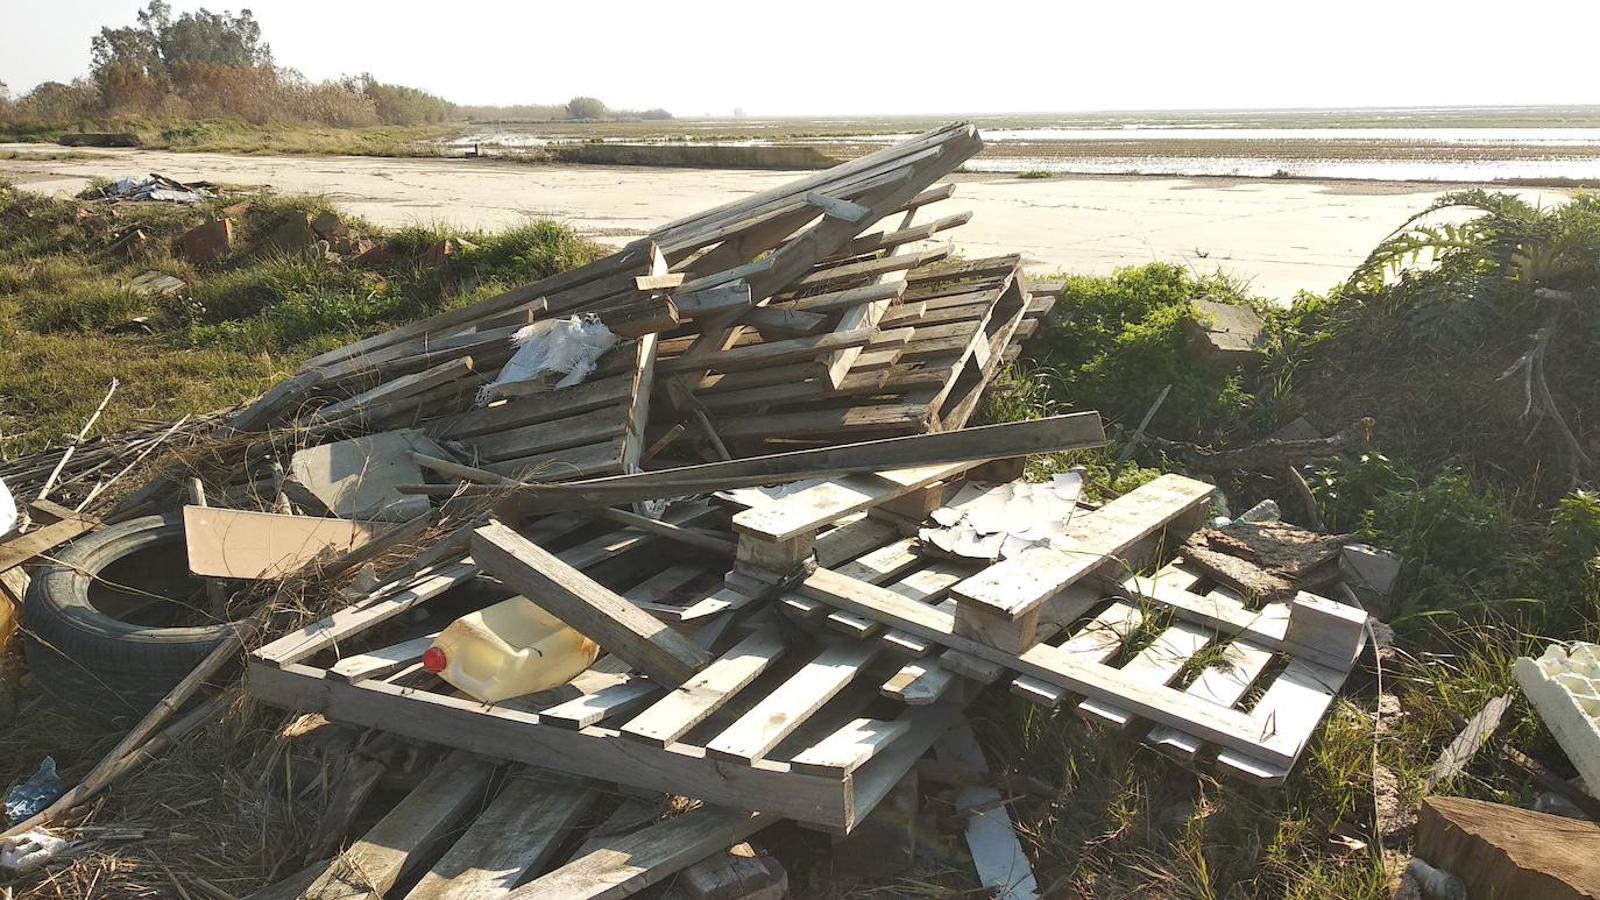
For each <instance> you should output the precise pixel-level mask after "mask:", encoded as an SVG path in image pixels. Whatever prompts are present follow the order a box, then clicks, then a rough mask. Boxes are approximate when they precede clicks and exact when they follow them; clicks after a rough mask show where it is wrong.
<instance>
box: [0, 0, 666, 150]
mask: <svg viewBox="0 0 1600 900" xmlns="http://www.w3.org/2000/svg"><path fill="white" fill-rule="evenodd" d="M90 58H91V64H90V71H89V74H88V75H86V76H83V77H79V78H76V79H73V80H72V81H71V82H59V81H47V82H44V83H42V84H40V85H38V86H37V87H35V88H33V89H32V90H30V91H28V92H27V93H26V94H24V95H22V96H20V97H17V98H12V97H11V95H10V93H9V92H8V91H7V90H6V87H5V85H4V84H3V83H0V122H3V123H6V124H13V125H17V124H52V125H64V124H69V123H73V122H81V121H85V120H107V119H110V120H114V119H128V118H138V117H146V118H158V119H239V120H242V121H245V122H249V123H251V124H255V125H267V124H280V123H281V124H305V125H323V126H330V127H340V128H348V127H361V126H372V125H427V124H438V123H443V122H449V121H458V120H461V119H493V120H499V121H534V120H549V119H608V118H671V114H670V113H667V112H666V111H665V110H649V111H647V112H645V113H626V112H620V111H613V110H610V109H608V108H607V107H606V105H605V104H604V103H602V102H601V101H600V100H598V99H595V98H593V97H574V98H573V99H572V100H571V101H570V102H568V103H567V104H565V105H551V106H539V105H526V106H514V107H485V106H472V107H465V106H458V105H456V104H454V103H451V102H450V101H448V100H445V99H444V98H442V97H438V96H436V95H434V94H430V93H428V92H427V91H424V90H420V89H418V88H413V87H406V86H404V85H398V84H388V83H385V82H382V81H379V80H378V79H377V78H375V77H373V76H372V75H370V74H362V75H356V76H347V77H344V78H337V79H332V80H328V81H320V82H319V81H312V80H310V79H308V78H306V77H305V76H304V75H302V74H301V73H300V72H298V71H296V70H295V69H292V68H289V67H287V66H281V65H278V63H277V61H276V60H275V59H274V58H273V55H272V47H271V45H270V44H268V43H267V42H266V41H264V40H263V39H262V34H261V25H260V23H259V22H257V21H256V19H255V16H254V15H253V14H252V13H251V12H250V10H248V9H245V10H241V11H240V12H239V13H237V14H234V13H232V12H221V13H216V12H211V11H210V10H207V9H203V8H202V9H199V10H196V11H195V12H186V13H182V14H181V15H177V16H174V15H173V11H172V7H171V6H170V5H169V4H168V3H166V2H165V0H151V2H150V4H149V6H147V7H146V8H145V9H142V10H140V11H139V13H138V15H137V22H136V24H134V25H128V26H122V27H117V28H112V27H105V28H101V29H100V33H99V34H97V35H95V36H94V37H93V38H92V39H91V41H90Z"/></svg>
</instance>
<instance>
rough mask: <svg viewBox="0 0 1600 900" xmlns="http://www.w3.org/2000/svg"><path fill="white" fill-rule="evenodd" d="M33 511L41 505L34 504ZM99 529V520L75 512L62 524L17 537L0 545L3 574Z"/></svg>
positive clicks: (47, 526) (53, 524)
mask: <svg viewBox="0 0 1600 900" xmlns="http://www.w3.org/2000/svg"><path fill="white" fill-rule="evenodd" d="M34 508H35V509H38V508H39V505H38V503H35V504H34ZM98 527H100V520H99V519H97V518H95V517H94V516H91V515H87V514H83V513H73V514H72V515H70V516H68V517H66V518H62V519H60V520H59V521H55V522H51V523H50V524H49V525H43V526H40V527H38V528H35V529H34V530H32V531H30V532H28V533H27V534H22V535H18V536H16V537H14V538H11V539H10V540H8V541H6V542H5V543H0V573H3V572H7V571H9V570H11V569H14V568H16V567H17V566H20V565H22V564H24V563H26V562H28V561H29V560H32V559H33V558H34V557H36V556H38V555H39V554H41V553H48V552H50V551H51V550H54V549H55V548H57V547H59V546H61V545H62V544H65V543H66V542H68V541H71V540H75V539H77V538H79V537H81V536H83V535H84V534H87V533H89V532H91V531H93V530H95V529H96V528H98Z"/></svg>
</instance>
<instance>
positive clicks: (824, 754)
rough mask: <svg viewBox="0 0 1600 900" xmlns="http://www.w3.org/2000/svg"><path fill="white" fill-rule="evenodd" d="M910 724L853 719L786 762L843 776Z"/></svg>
mask: <svg viewBox="0 0 1600 900" xmlns="http://www.w3.org/2000/svg"><path fill="white" fill-rule="evenodd" d="M910 728H911V724H910V723H909V722H902V721H899V720H896V721H893V722H884V721H880V720H878V719H854V720H852V721H850V722H849V723H848V724H846V725H845V726H844V727H842V728H840V729H839V730H838V731H835V732H834V733H833V734H830V735H828V736H827V737H825V738H823V739H822V740H821V741H818V742H817V743H815V744H812V745H811V746H809V747H807V748H806V749H804V750H802V751H800V752H799V753H797V754H795V756H794V757H793V758H791V759H790V760H789V765H791V766H793V767H794V768H795V769H796V770H798V771H801V772H810V773H812V774H814V775H833V776H838V777H843V776H845V775H848V774H850V773H851V772H854V771H855V770H856V769H857V768H859V767H860V766H862V765H863V764H864V763H866V762H867V760H870V759H871V758H872V757H873V756H874V755H875V754H876V753H877V752H878V751H879V750H882V749H883V748H885V747H887V746H889V745H890V744H892V743H894V741H895V739H896V738H898V737H900V736H901V735H903V734H905V733H906V732H907V731H909V730H910Z"/></svg>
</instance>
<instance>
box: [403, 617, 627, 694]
mask: <svg viewBox="0 0 1600 900" xmlns="http://www.w3.org/2000/svg"><path fill="white" fill-rule="evenodd" d="M599 655H600V645H599V644H596V643H595V642H594V641H591V640H589V639H588V638H587V637H584V636H583V635H581V634H579V633H578V632H576V631H574V630H572V629H571V628H569V627H568V626H567V624H566V623H565V622H563V621H561V620H560V619H558V618H556V617H555V616H553V615H551V614H550V613H548V612H546V611H545V610H544V609H542V608H540V607H539V605H538V604H536V603H534V602H533V601H532V600H529V599H527V598H526V597H512V598H511V599H509V600H503V601H501V602H499V603H496V604H494V605H493V606H488V607H485V608H483V609H480V610H478V611H477V612H475V613H468V614H467V615H465V616H462V617H461V618H459V619H457V620H455V621H454V622H452V623H450V625H449V626H447V627H446V628H445V629H444V630H443V631H441V632H439V636H438V637H437V638H435V639H434V641H433V646H431V647H429V648H428V650H427V652H425V653H423V654H422V667H423V668H424V669H426V670H427V671H429V672H432V673H433V674H435V675H438V676H439V677H440V678H442V679H444V680H445V681H447V682H449V683H450V684H451V685H454V686H455V687H457V688H460V689H461V690H463V691H466V692H467V693H468V694H470V695H472V696H473V697H475V698H477V699H478V700H481V701H483V702H484V703H494V702H497V701H500V700H504V699H506V698H508V697H520V696H522V695H524V694H532V693H536V692H538V691H547V690H549V689H550V688H553V687H559V686H560V685H563V684H566V683H567V682H569V681H571V680H572V679H573V677H574V676H575V675H577V674H578V673H579V672H582V671H583V670H584V669H587V668H589V666H591V665H593V664H594V661H595V657H597V656H599Z"/></svg>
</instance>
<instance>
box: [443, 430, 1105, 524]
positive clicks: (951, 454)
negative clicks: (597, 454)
mask: <svg viewBox="0 0 1600 900" xmlns="http://www.w3.org/2000/svg"><path fill="white" fill-rule="evenodd" d="M1104 443H1105V432H1104V430H1103V428H1102V427H1101V423H1100V416H1099V414H1098V413H1095V412H1086V413H1073V414H1070V415H1065V416H1051V417H1049V418H1045V419H1036V420H1033V421H1028V422H1011V423H1006V424H1003V425H985V426H982V427H978V428H966V429H962V430H959V431H952V432H948V433H945V434H924V435H916V436H912V437H898V438H887V439H881V440H875V441H858V442H855V443H850V444H842V445H838V446H832V447H826V448H821V449H815V450H795V451H791V452H788V453H775V454H770V455H767V456H759V457H753V458H750V459H740V460H733V461H730V462H719V463H704V464H700V465H694V466H682V467H679V468H676V469H671V470H668V471H665V472H644V473H640V474H635V475H621V476H613V477H610V478H602V479H593V480H590V481H587V482H585V483H583V484H577V485H564V486H563V485H525V486H522V487H518V488H511V489H510V492H511V493H512V495H513V496H514V497H515V498H516V502H517V504H518V508H519V509H520V510H521V511H522V512H523V513H526V514H532V513H535V512H553V511H557V510H558V509H577V508H582V507H583V506H585V505H595V506H613V505H616V504H618V503H626V502H633V501H636V500H648V499H657V498H661V497H676V496H683V495H686V494H694V493H709V492H714V491H720V490H731V489H734V488H741V487H752V486H756V485H762V484H770V483H772V482H775V481H795V480H799V479H805V478H826V477H836V476H840V475H848V474H855V473H877V472H881V471H884V470H888V469H903V468H907V467H915V466H928V465H937V464H942V463H956V462H967V461H971V462H974V463H976V462H980V461H986V460H989V459H1003V458H1009V457H1014V456H1027V455H1030V454H1034V453H1055V452H1061V451H1066V450H1080V449H1091V448H1094V447H1098V446H1101V445H1103V444H1104ZM506 491H507V489H506V488H501V487H496V486H483V487H482V488H481V489H471V488H468V489H464V493H467V494H475V493H485V494H496V495H498V494H501V493H504V492H506ZM557 498H561V499H559V500H558V499H557Z"/></svg>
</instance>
